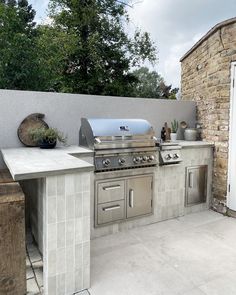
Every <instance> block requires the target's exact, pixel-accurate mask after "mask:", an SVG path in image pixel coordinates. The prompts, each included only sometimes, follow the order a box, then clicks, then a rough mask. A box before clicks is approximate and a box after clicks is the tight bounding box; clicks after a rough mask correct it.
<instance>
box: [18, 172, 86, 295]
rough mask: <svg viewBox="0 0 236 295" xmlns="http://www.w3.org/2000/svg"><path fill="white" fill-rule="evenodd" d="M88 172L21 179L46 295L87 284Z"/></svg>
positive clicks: (73, 290) (69, 291)
mask: <svg viewBox="0 0 236 295" xmlns="http://www.w3.org/2000/svg"><path fill="white" fill-rule="evenodd" d="M90 177H91V175H90V173H78V174H66V175H61V176H50V177H46V178H42V179H37V180H29V181H24V182H23V187H24V191H25V192H26V193H27V195H28V196H29V203H30V204H29V207H30V208H31V209H32V210H30V220H31V226H32V232H33V235H34V238H35V240H36V241H37V243H38V246H39V250H40V251H41V252H42V254H43V262H44V266H43V285H44V294H45V295H54V294H55V295H71V294H73V293H76V292H79V291H81V290H84V289H87V288H88V287H89V285H90Z"/></svg>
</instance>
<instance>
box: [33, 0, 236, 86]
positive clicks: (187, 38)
mask: <svg viewBox="0 0 236 295" xmlns="http://www.w3.org/2000/svg"><path fill="white" fill-rule="evenodd" d="M133 2H136V4H134V5H133V8H129V15H130V19H131V23H130V26H131V31H132V30H133V29H134V28H135V27H137V26H138V27H139V28H140V29H141V30H143V31H147V32H149V33H150V34H151V38H152V40H153V41H154V42H155V44H156V46H157V48H158V60H159V61H158V63H156V64H155V65H154V66H150V65H148V66H149V67H150V69H154V70H156V71H158V73H159V74H161V75H162V76H163V77H164V79H165V81H166V83H167V84H172V86H173V87H179V86H180V77H181V66H180V62H179V60H180V58H181V57H182V56H183V55H184V53H185V52H187V51H188V50H189V49H190V48H191V47H192V46H193V45H194V44H195V43H196V42H197V41H198V40H199V39H200V38H201V37H202V36H203V35H205V34H206V33H207V31H208V30H210V29H211V28H212V27H213V26H214V25H216V24H217V23H219V22H221V21H224V20H226V19H228V18H231V17H235V16H236V0H133ZM29 3H31V4H32V5H33V7H34V9H35V10H36V12H37V14H36V20H37V21H42V20H44V19H45V18H46V9H47V5H48V0H29Z"/></svg>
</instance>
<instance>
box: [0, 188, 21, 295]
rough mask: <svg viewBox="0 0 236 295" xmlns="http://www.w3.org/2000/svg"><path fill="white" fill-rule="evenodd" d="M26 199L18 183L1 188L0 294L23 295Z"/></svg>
mask: <svg viewBox="0 0 236 295" xmlns="http://www.w3.org/2000/svg"><path fill="white" fill-rule="evenodd" d="M25 259H26V250H25V198H24V194H23V192H22V189H21V187H20V185H19V183H17V182H12V183H2V184H0V294H5V295H23V294H26V263H25Z"/></svg>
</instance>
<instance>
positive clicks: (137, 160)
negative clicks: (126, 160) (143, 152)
mask: <svg viewBox="0 0 236 295" xmlns="http://www.w3.org/2000/svg"><path fill="white" fill-rule="evenodd" d="M141 160H142V159H141V157H135V158H134V159H133V162H134V163H135V164H138V163H140V162H141Z"/></svg>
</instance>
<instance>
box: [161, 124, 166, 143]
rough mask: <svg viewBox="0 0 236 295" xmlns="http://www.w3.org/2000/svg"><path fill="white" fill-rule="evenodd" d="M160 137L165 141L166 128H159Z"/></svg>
mask: <svg viewBox="0 0 236 295" xmlns="http://www.w3.org/2000/svg"><path fill="white" fill-rule="evenodd" d="M161 139H162V140H163V141H166V129H165V127H162V129H161Z"/></svg>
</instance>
